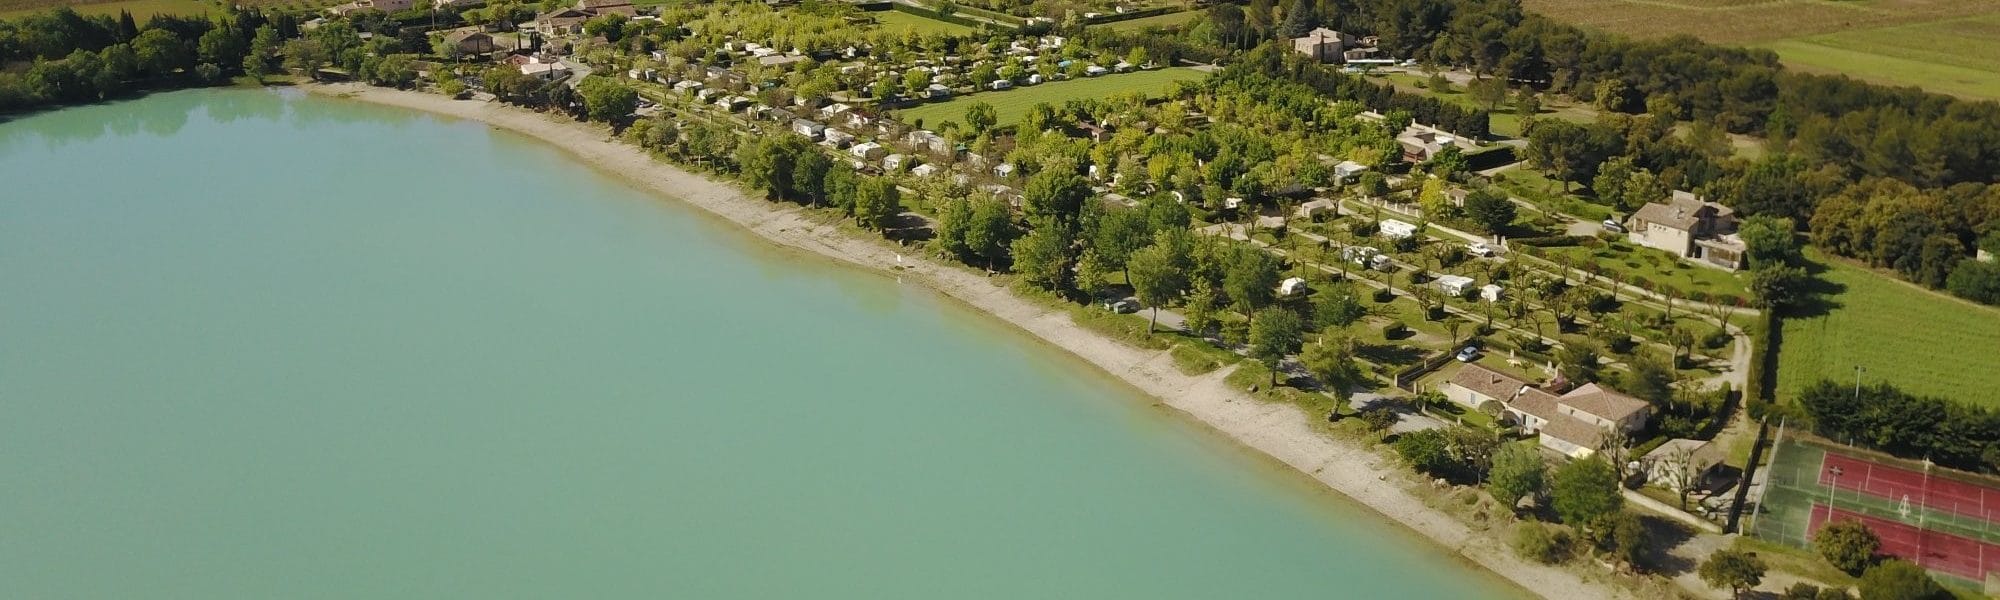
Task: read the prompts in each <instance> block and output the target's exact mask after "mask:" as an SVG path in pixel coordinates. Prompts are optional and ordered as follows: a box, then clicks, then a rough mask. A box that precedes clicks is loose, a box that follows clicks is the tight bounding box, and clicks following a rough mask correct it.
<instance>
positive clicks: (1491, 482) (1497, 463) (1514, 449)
mask: <svg viewBox="0 0 2000 600" xmlns="http://www.w3.org/2000/svg"><path fill="white" fill-rule="evenodd" d="M1547 472H1548V465H1547V463H1545V462H1543V461H1542V453H1541V451H1539V450H1536V449H1535V448H1534V446H1531V445H1527V444H1507V445H1505V446H1501V447H1500V450H1499V451H1498V452H1495V453H1494V454H1493V470H1492V473H1491V474H1490V475H1488V478H1487V480H1486V489H1487V491H1490V492H1492V493H1493V497H1494V498H1496V499H1498V500H1500V501H1501V502H1502V503H1505V504H1506V505H1507V507H1508V508H1513V507H1514V506H1515V505H1517V504H1519V503H1520V502H1521V499H1522V498H1529V497H1535V496H1540V495H1541V493H1542V485H1543V483H1542V479H1543V477H1544V476H1545V475H1546V474H1547Z"/></svg>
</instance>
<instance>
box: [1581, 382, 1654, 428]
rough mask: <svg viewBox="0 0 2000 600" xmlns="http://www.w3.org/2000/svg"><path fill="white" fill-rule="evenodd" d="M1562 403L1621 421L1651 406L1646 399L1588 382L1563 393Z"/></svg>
mask: <svg viewBox="0 0 2000 600" xmlns="http://www.w3.org/2000/svg"><path fill="white" fill-rule="evenodd" d="M1562 403H1563V404H1565V405H1568V406H1569V407H1570V408H1574V409H1576V410H1578V411H1580V412H1585V413H1589V414H1591V415H1595V416H1597V417H1599V418H1602V419H1605V420H1609V421H1620V422H1622V421H1624V420H1625V419H1627V418H1630V417H1631V416H1632V415H1634V414H1638V413H1641V412H1644V411H1645V410H1646V408H1647V407H1649V406H1651V405H1649V404H1647V403H1646V401H1645V400H1640V399H1638V398H1633V397H1631V396H1627V395H1625V394H1621V393H1618V392H1615V391H1612V390H1609V389H1605V388H1604V387H1603V386H1599V385H1597V384H1595V383H1591V384H1586V385H1584V386H1583V387H1580V388H1576V389H1574V390H1570V392H1569V393H1567V394H1563V396H1562Z"/></svg>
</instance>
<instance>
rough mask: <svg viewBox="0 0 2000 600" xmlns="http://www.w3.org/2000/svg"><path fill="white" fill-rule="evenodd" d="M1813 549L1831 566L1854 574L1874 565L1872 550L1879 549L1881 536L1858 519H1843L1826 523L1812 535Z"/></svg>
mask: <svg viewBox="0 0 2000 600" xmlns="http://www.w3.org/2000/svg"><path fill="white" fill-rule="evenodd" d="M1812 542H1813V549H1814V550H1817V551H1819V555H1820V556H1822V557H1825V558H1826V562H1827V563H1828V564H1831V565H1833V568H1836V569H1840V570H1842V571H1846V572H1847V574H1849V575H1854V574H1858V573H1860V572H1862V571H1863V570H1865V569H1867V568H1868V565H1870V564H1874V562H1875V552H1876V551H1878V550H1881V549H1882V539H1881V538H1878V537H1875V532H1874V531H1871V530H1869V529H1868V526H1867V525H1863V524H1861V522H1860V521H1855V520H1844V521H1834V522H1832V523H1828V524H1827V525H1826V526H1825V527H1821V528H1820V530H1819V532H1818V533H1815V534H1813V541H1812Z"/></svg>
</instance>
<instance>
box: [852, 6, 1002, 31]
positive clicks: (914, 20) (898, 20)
mask: <svg viewBox="0 0 2000 600" xmlns="http://www.w3.org/2000/svg"><path fill="white" fill-rule="evenodd" d="M868 16H871V17H874V18H875V22H877V23H880V24H881V27H882V30H884V31H893V32H903V31H911V30H914V31H916V32H917V33H918V34H920V35H933V34H940V33H941V34H945V35H965V34H968V33H972V32H973V31H976V30H974V29H973V28H971V27H966V26H964V25H960V24H957V23H947V22H944V21H939V20H937V19H932V18H929V17H924V16H920V15H913V14H910V13H906V12H903V11H900V10H880V11H874V12H870V13H868Z"/></svg>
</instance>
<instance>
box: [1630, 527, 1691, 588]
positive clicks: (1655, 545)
mask: <svg viewBox="0 0 2000 600" xmlns="http://www.w3.org/2000/svg"><path fill="white" fill-rule="evenodd" d="M1639 524H1640V526H1642V527H1645V528H1646V547H1645V548H1642V549H1640V550H1639V566H1640V567H1642V568H1644V569H1645V570H1646V571H1649V572H1652V573H1659V574H1661V575H1666V576H1669V577H1672V576H1675V575H1680V574H1682V573H1687V572H1690V571H1693V570H1694V569H1695V562H1694V560H1692V559H1689V558H1686V557H1681V556H1674V555H1673V554H1672V552H1671V551H1672V550H1673V549H1674V548H1677V547H1679V546H1680V545H1681V544H1684V543H1687V541H1688V540H1691V539H1694V532H1693V531H1691V530H1689V529H1688V528H1687V527H1686V526H1684V525H1681V524H1680V523H1675V522H1672V521H1668V520H1666V519H1662V518H1659V517H1656V516H1653V515H1641V516H1640V517H1639Z"/></svg>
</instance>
